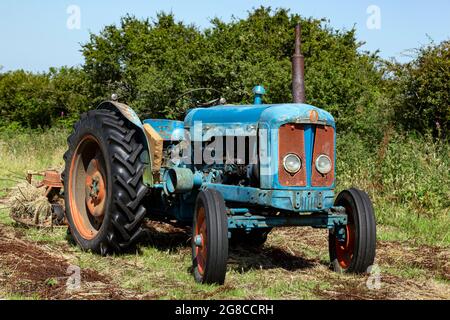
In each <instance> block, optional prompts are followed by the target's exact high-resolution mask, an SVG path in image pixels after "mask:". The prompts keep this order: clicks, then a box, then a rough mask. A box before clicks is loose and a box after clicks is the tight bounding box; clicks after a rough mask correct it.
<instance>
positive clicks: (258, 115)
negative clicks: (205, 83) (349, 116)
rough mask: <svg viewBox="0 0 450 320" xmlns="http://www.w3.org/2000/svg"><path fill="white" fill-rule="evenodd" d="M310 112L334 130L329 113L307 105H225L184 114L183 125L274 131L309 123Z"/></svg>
mask: <svg viewBox="0 0 450 320" xmlns="http://www.w3.org/2000/svg"><path fill="white" fill-rule="evenodd" d="M311 110H315V111H317V113H318V114H319V119H318V121H317V124H326V125H328V126H332V127H333V128H335V121H334V118H333V116H332V115H331V114H330V113H328V112H326V111H325V110H322V109H319V108H316V107H314V106H311V105H308V104H271V105H247V106H246V105H242V106H234V105H225V106H217V107H211V108H199V109H193V110H191V111H189V113H188V114H187V116H186V119H185V121H184V125H185V127H186V128H192V127H193V126H194V123H195V122H202V123H203V124H208V125H223V124H240V125H242V124H255V125H258V124H261V123H267V124H269V127H270V128H273V129H275V128H278V127H279V126H280V125H282V124H285V123H310V122H311V121H310V119H309V113H310V111H311Z"/></svg>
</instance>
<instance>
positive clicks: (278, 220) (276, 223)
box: [228, 212, 348, 239]
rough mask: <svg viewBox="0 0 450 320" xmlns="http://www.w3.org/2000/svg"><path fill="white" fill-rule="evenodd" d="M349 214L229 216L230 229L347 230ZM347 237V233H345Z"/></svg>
mask: <svg viewBox="0 0 450 320" xmlns="http://www.w3.org/2000/svg"><path fill="white" fill-rule="evenodd" d="M347 220H348V218H347V215H345V214H337V213H332V212H327V213H322V214H311V215H307V216H293V217H266V216H257V215H253V216H232V217H228V229H229V230H231V231H232V230H236V229H245V230H246V231H251V230H253V229H267V228H274V227H288V226H302V227H313V228H322V229H334V228H336V229H338V230H345V228H343V226H346V225H347V223H348V221H347ZM344 233H345V232H344ZM344 239H345V235H344Z"/></svg>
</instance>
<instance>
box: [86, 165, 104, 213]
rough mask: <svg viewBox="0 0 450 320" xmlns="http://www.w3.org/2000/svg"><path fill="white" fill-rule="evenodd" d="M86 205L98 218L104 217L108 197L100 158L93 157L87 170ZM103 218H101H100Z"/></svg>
mask: <svg viewBox="0 0 450 320" xmlns="http://www.w3.org/2000/svg"><path fill="white" fill-rule="evenodd" d="M85 186H86V187H85V190H86V206H87V208H88V210H89V213H90V214H91V215H92V216H94V217H96V218H103V216H104V211H105V210H104V209H105V199H106V188H105V180H104V178H103V175H102V173H101V172H100V167H99V161H98V159H95V158H94V159H92V160H91V162H90V163H89V166H88V169H87V171H86V181H85ZM100 220H101V219H100Z"/></svg>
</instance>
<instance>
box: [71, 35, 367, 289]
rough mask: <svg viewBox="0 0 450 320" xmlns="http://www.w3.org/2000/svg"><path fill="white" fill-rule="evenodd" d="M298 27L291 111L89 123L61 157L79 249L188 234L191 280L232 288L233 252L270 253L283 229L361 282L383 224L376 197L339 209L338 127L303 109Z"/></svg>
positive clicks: (244, 110) (108, 117)
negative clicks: (321, 248)
mask: <svg viewBox="0 0 450 320" xmlns="http://www.w3.org/2000/svg"><path fill="white" fill-rule="evenodd" d="M303 61H304V58H303V56H302V55H301V41H300V27H299V26H298V27H297V29H296V45H295V54H294V57H293V96H294V103H292V104H291V103H289V104H273V105H267V104H263V96H264V94H265V90H264V88H263V87H262V86H257V87H255V88H254V94H255V99H254V104H252V105H227V104H226V102H224V101H223V99H220V100H219V103H216V105H211V106H209V107H205V106H204V107H200V108H195V109H192V110H189V111H188V112H187V115H186V117H185V119H184V121H172V120H154V119H148V120H144V121H141V120H140V119H139V117H138V116H137V114H136V113H135V112H134V111H133V110H132V109H131V108H130V107H128V106H127V105H125V104H122V103H119V102H117V99H112V101H108V102H104V103H102V104H101V105H100V106H99V107H98V108H97V109H96V110H92V111H89V112H88V113H86V114H84V115H82V116H81V119H80V121H79V122H78V123H77V124H76V125H75V127H74V132H73V133H72V135H71V136H70V137H69V139H68V144H69V150H68V151H67V153H66V154H65V157H64V159H65V162H66V167H65V172H64V175H63V177H64V178H63V179H64V189H65V204H66V217H67V220H68V223H69V229H70V232H71V234H72V236H73V238H74V240H75V241H76V243H77V244H78V245H79V246H80V247H81V248H82V249H84V250H89V251H93V252H96V253H99V254H102V255H106V254H110V253H118V252H123V251H124V250H126V249H127V248H129V247H130V246H131V245H132V244H134V243H136V242H137V241H138V240H139V239H140V237H141V236H142V235H143V234H145V229H144V228H143V227H142V224H143V221H144V219H146V218H147V219H152V220H158V221H176V222H177V223H178V224H185V225H190V226H192V262H193V267H192V270H193V274H194V277H195V280H196V281H197V282H200V283H207V284H222V283H224V281H225V275H226V269H227V259H228V248H229V243H230V242H234V243H242V244H247V245H253V246H260V245H263V244H264V242H265V241H266V239H267V235H268V234H269V233H270V232H271V230H272V229H273V228H275V227H287V226H307V227H313V228H324V229H328V230H329V252H330V259H331V265H332V267H333V268H334V270H336V271H337V272H348V273H364V272H366V271H367V270H368V268H369V267H370V266H371V265H372V264H373V263H374V259H375V248H376V224H375V215H374V210H373V206H372V203H371V201H370V199H369V197H368V195H367V194H366V193H365V192H363V191H360V190H357V189H350V190H345V191H343V192H342V193H340V194H339V195H338V196H337V198H336V199H335V192H334V190H335V181H336V175H335V172H336V170H335V169H336V167H335V161H336V124H335V121H334V119H333V117H332V116H331V115H330V114H329V113H328V112H326V111H324V110H322V109H319V108H316V107H314V106H311V105H308V104H306V103H305V90H304V80H303V79H304V76H303V74H304V62H303Z"/></svg>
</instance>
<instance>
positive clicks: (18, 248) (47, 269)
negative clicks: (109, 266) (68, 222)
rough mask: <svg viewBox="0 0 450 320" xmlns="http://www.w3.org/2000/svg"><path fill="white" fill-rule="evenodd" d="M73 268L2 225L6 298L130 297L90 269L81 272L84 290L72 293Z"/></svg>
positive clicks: (0, 258)
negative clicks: (69, 288)
mask: <svg viewBox="0 0 450 320" xmlns="http://www.w3.org/2000/svg"><path fill="white" fill-rule="evenodd" d="M69 266H70V264H69V263H68V262H67V261H66V260H65V259H64V258H62V257H58V256H56V255H53V254H52V253H50V252H48V251H47V250H44V249H42V248H41V247H39V246H38V245H36V244H34V243H31V242H29V241H25V240H22V239H20V233H15V232H12V231H11V230H8V228H6V227H4V226H2V225H0V288H2V290H4V291H6V292H4V293H5V294H9V295H11V294H14V295H18V296H21V297H35V298H40V299H123V298H127V297H129V294H126V295H124V292H123V291H121V290H119V289H118V288H117V287H115V286H114V284H113V283H112V282H111V280H110V279H108V278H107V277H105V276H104V275H100V274H99V273H98V272H96V271H94V270H89V269H83V270H82V271H81V284H82V285H81V288H80V289H79V290H75V291H68V290H67V286H66V283H67V281H68V279H69V277H70V276H71V274H72V273H70V270H68V269H69Z"/></svg>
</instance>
